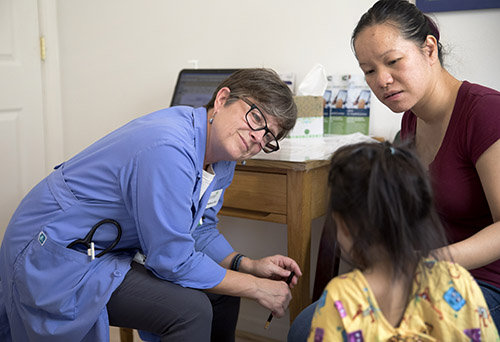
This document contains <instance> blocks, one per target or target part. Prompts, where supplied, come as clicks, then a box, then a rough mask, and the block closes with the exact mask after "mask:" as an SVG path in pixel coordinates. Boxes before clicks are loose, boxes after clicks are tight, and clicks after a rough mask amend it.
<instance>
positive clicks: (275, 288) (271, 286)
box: [257, 280, 292, 317]
mask: <svg viewBox="0 0 500 342" xmlns="http://www.w3.org/2000/svg"><path fill="white" fill-rule="evenodd" d="M259 289H260V294H259V296H258V298H257V301H258V303H259V304H261V305H262V306H264V307H265V308H267V309H269V310H270V311H271V312H272V313H273V316H275V317H283V315H284V314H285V310H286V308H287V307H288V305H289V304H290V301H291V300H292V294H291V292H290V289H289V288H288V286H287V285H286V284H285V283H284V282H282V281H274V280H262V283H261V284H260V286H259Z"/></svg>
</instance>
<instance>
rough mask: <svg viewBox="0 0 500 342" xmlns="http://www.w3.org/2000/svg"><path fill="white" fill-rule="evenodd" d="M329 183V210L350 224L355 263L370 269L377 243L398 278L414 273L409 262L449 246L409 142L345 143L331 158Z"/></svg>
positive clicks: (422, 169)
mask: <svg viewBox="0 0 500 342" xmlns="http://www.w3.org/2000/svg"><path fill="white" fill-rule="evenodd" d="M328 182H329V186H330V214H333V215H335V216H336V217H340V218H341V219H343V221H344V222H345V225H346V226H347V229H348V231H349V234H350V236H351V239H352V241H353V245H352V249H351V250H350V251H349V255H350V260H349V261H350V262H352V263H353V266H354V267H356V268H359V269H361V270H363V269H365V268H367V267H369V266H370V265H371V261H373V260H375V259H376V258H377V255H372V254H373V252H374V248H373V247H374V246H376V247H377V248H380V249H382V250H385V251H386V252H387V255H386V256H387V257H389V260H393V275H394V276H396V275H398V274H401V273H403V274H406V275H411V274H413V272H414V268H412V267H409V265H413V266H416V265H417V263H418V261H419V260H421V259H422V258H424V257H428V256H432V255H434V254H433V251H434V250H435V249H436V248H439V247H442V246H444V245H446V244H447V241H446V238H445V234H444V230H443V228H442V226H441V223H440V221H439V218H438V216H437V214H436V212H435V209H434V202H433V194H432V188H431V184H430V181H429V179H428V176H427V171H426V170H425V169H424V167H423V166H422V164H421V163H420V161H419V159H418V157H417V156H416V154H415V152H414V151H413V149H412V148H410V147H409V146H408V145H404V146H403V145H399V146H396V145H392V144H390V143H388V142H384V143H359V144H354V145H348V146H344V147H342V148H340V149H339V150H337V152H335V154H334V155H333V157H332V159H331V168H330V173H329V177H328ZM333 227H334V229H336V226H335V224H334V225H333ZM380 249H379V250H380Z"/></svg>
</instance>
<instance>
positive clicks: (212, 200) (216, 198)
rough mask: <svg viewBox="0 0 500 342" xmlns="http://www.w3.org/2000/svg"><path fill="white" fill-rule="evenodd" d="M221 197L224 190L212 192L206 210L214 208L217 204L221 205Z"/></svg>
mask: <svg viewBox="0 0 500 342" xmlns="http://www.w3.org/2000/svg"><path fill="white" fill-rule="evenodd" d="M221 195H222V189H219V190H215V191H212V193H211V194H210V198H209V199H208V203H207V206H206V207H205V209H208V208H212V207H213V206H215V205H216V204H217V203H219V200H220V196H221Z"/></svg>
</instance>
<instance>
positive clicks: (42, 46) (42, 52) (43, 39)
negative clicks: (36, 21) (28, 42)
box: [40, 36, 45, 61]
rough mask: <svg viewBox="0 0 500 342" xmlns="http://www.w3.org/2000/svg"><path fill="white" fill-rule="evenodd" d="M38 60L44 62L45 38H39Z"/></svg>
mask: <svg viewBox="0 0 500 342" xmlns="http://www.w3.org/2000/svg"><path fill="white" fill-rule="evenodd" d="M40 58H41V59H42V61H45V37H43V36H42V37H40Z"/></svg>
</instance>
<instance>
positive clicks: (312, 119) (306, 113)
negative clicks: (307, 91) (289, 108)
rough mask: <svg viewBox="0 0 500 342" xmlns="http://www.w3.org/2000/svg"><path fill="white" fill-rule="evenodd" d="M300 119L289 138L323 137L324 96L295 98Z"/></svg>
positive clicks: (298, 118)
mask: <svg viewBox="0 0 500 342" xmlns="http://www.w3.org/2000/svg"><path fill="white" fill-rule="evenodd" d="M293 99H294V101H295V104H296V105H297V110H298V117H297V122H296V123H295V127H294V128H293V129H292V130H291V131H290V133H288V138H318V137H322V136H323V96H294V98H293Z"/></svg>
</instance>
